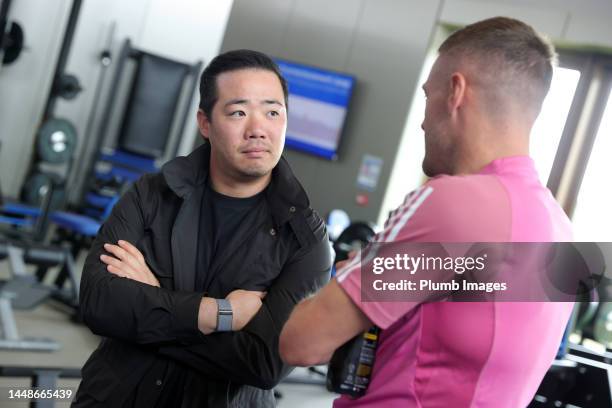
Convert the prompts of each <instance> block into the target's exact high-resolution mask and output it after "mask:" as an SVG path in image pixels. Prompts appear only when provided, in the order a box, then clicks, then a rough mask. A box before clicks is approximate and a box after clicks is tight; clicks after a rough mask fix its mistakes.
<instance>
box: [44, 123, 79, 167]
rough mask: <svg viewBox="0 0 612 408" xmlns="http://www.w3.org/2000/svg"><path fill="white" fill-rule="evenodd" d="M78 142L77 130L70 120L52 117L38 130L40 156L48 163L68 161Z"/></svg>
mask: <svg viewBox="0 0 612 408" xmlns="http://www.w3.org/2000/svg"><path fill="white" fill-rule="evenodd" d="M76 142H77V137H76V130H75V128H74V126H72V124H71V123H70V122H68V121H67V120H65V119H57V118H55V119H50V120H48V121H46V122H45V123H44V124H43V125H42V126H41V128H40V130H39V131H38V140H37V151H38V157H39V159H40V160H42V161H44V162H48V163H55V164H59V163H66V162H67V161H68V160H70V157H72V153H74V149H75V148H76Z"/></svg>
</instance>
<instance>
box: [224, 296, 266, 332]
mask: <svg viewBox="0 0 612 408" xmlns="http://www.w3.org/2000/svg"><path fill="white" fill-rule="evenodd" d="M265 296H266V292H257V291H253V290H242V289H236V290H234V291H232V292H231V293H230V294H229V295H227V296H226V297H225V298H226V299H227V300H229V302H230V303H231V305H232V311H233V314H234V316H233V318H232V330H234V331H236V330H242V328H243V327H244V326H246V324H247V323H248V322H249V321H250V320H251V319H252V318H253V316H255V313H257V312H258V311H259V308H260V307H261V305H262V302H261V300H262V299H263V298H264V297H265Z"/></svg>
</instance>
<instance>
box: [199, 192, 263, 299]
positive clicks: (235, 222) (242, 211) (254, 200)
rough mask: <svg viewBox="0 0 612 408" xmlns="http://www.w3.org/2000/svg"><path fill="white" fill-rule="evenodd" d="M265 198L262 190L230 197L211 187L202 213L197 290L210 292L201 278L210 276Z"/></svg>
mask: <svg viewBox="0 0 612 408" xmlns="http://www.w3.org/2000/svg"><path fill="white" fill-rule="evenodd" d="M264 191H265V190H264ZM263 196H264V192H263V191H262V192H260V193H258V194H256V195H254V196H252V197H247V198H236V197H229V196H226V195H223V194H221V193H218V192H216V191H215V190H214V189H213V188H212V187H211V186H210V185H209V184H207V186H206V192H205V194H204V197H203V198H202V206H201V214H200V236H199V241H200V243H199V246H198V248H199V250H198V275H199V276H198V277H196V290H199V291H204V292H205V291H206V288H203V287H202V286H201V285H202V283H203V282H204V281H205V280H204V279H203V276H201V275H206V272H207V271H208V270H209V269H210V266H211V264H212V260H213V259H215V257H217V256H219V255H220V254H221V253H222V252H223V251H224V250H225V249H226V248H227V246H228V244H229V242H230V241H231V240H232V238H233V236H234V234H235V232H236V231H237V230H238V227H239V226H240V224H242V223H244V222H245V221H246V220H247V218H248V216H249V215H252V214H253V213H254V210H255V208H256V207H257V205H258V204H259V203H260V202H261V200H262V199H263Z"/></svg>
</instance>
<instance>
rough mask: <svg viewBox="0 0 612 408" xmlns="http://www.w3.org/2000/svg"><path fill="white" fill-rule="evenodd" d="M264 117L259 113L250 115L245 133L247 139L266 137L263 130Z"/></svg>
mask: <svg viewBox="0 0 612 408" xmlns="http://www.w3.org/2000/svg"><path fill="white" fill-rule="evenodd" d="M264 120H265V119H264V118H262V117H260V115H251V117H250V119H249V126H248V127H247V131H246V133H245V137H246V138H247V139H263V138H265V137H266V132H265V130H264Z"/></svg>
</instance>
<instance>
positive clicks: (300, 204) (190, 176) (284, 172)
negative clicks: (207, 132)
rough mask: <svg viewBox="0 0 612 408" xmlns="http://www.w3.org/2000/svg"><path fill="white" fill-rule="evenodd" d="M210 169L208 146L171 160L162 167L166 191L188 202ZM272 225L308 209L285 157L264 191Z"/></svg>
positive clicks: (275, 169) (203, 181)
mask: <svg viewBox="0 0 612 408" xmlns="http://www.w3.org/2000/svg"><path fill="white" fill-rule="evenodd" d="M209 168H210V145H209V144H208V143H205V144H203V145H202V146H200V147H198V148H197V149H195V150H194V151H193V152H191V153H190V154H189V155H188V156H181V157H177V158H175V159H172V160H170V161H169V162H167V163H166V164H164V166H163V167H162V170H161V171H162V174H163V176H164V178H165V179H166V183H167V184H168V187H170V189H171V190H172V191H173V192H174V193H175V194H176V195H177V196H179V197H181V198H182V199H183V200H188V199H189V197H190V196H191V194H192V193H193V192H194V190H196V189H198V188H203V186H204V184H205V183H206V179H207V177H208V172H209ZM265 191H266V192H265V194H266V200H267V201H268V204H269V205H270V209H271V213H272V218H273V219H274V224H275V225H276V226H280V225H282V224H284V223H285V222H287V221H288V220H289V219H290V218H291V217H292V216H293V215H294V214H295V213H298V212H302V211H303V210H306V209H307V208H308V207H310V202H309V200H308V196H307V195H306V192H305V191H304V188H303V187H302V185H301V184H300V182H299V181H298V179H297V178H296V177H295V175H294V174H293V171H292V170H291V167H290V166H289V163H288V162H287V160H285V158H284V157H281V159H280V160H279V162H278V164H277V165H276V167H274V169H273V170H272V180H271V182H270V185H269V186H268V188H267V189H266V190H265Z"/></svg>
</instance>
